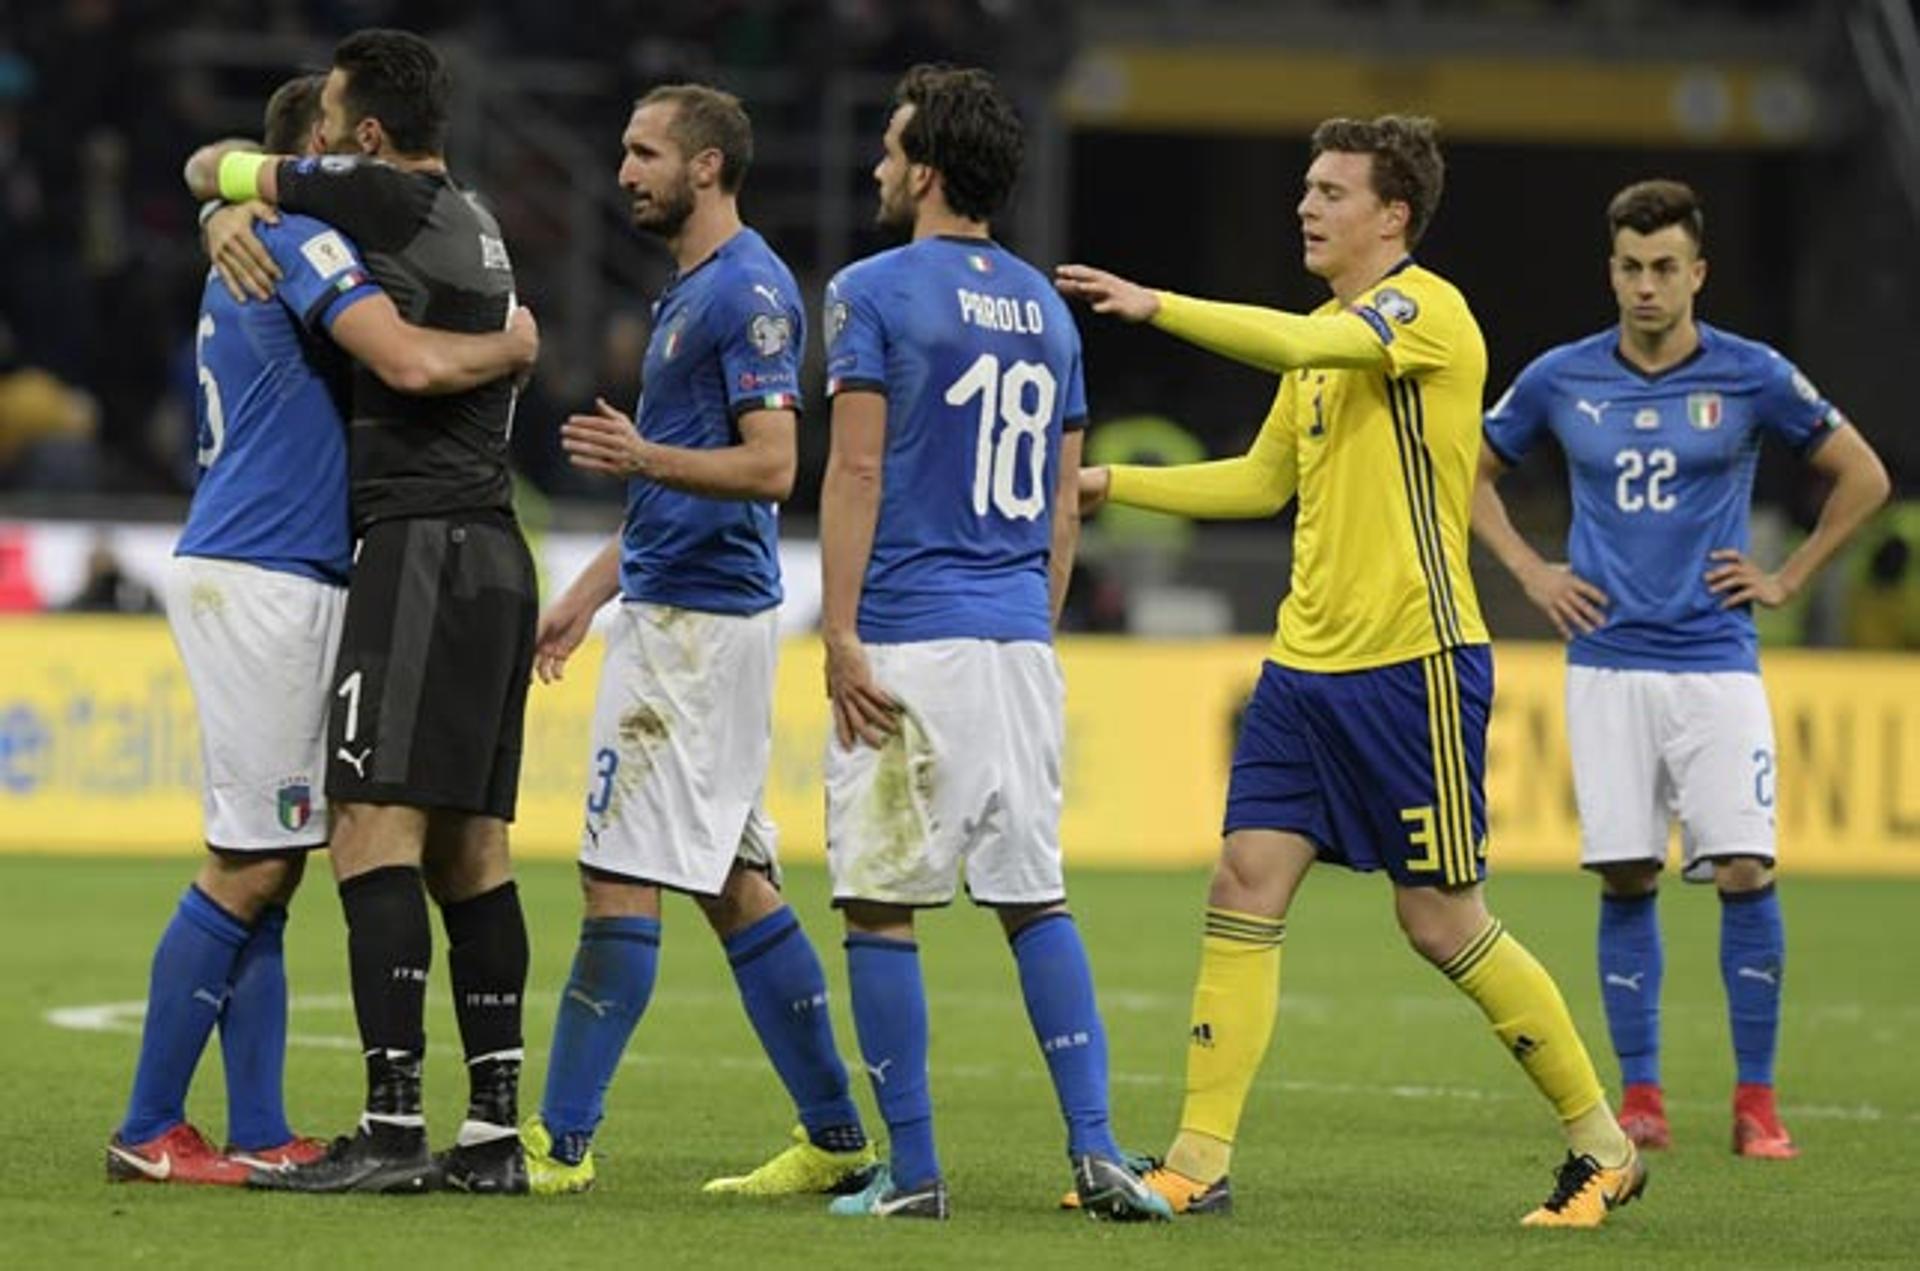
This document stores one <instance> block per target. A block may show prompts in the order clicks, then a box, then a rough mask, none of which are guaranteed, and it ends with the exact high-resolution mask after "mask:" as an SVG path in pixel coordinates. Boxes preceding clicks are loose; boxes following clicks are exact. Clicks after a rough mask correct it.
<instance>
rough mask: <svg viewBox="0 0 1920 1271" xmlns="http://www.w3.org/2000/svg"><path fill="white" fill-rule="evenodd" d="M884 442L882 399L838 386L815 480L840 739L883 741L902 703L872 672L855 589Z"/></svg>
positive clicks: (823, 622) (825, 629)
mask: <svg viewBox="0 0 1920 1271" xmlns="http://www.w3.org/2000/svg"><path fill="white" fill-rule="evenodd" d="M886 447H887V399H886V398H885V397H884V396H882V395H881V394H879V393H874V392H851V391H850V392H841V393H838V394H836V395H835V396H834V399H833V442H832V446H831V449H829V450H828V452H827V474H826V479H825V480H824V481H823V482H822V483H821V486H820V581H821V611H820V635H821V639H822V640H823V641H824V643H825V644H826V652H827V698H828V701H829V702H830V703H831V704H832V707H833V732H834V736H835V737H837V738H838V739H839V742H840V744H841V745H842V746H852V745H853V744H854V743H855V742H856V741H862V742H865V743H866V744H867V745H869V746H874V747H880V746H884V745H885V744H886V742H887V738H888V737H890V736H892V735H893V734H894V733H896V732H898V731H899V728H900V723H899V716H900V703H899V701H898V700H896V699H895V698H894V696H893V695H892V694H891V693H888V692H887V691H886V690H885V689H883V688H881V687H880V685H879V684H878V683H877V682H876V681H875V680H874V678H873V668H872V667H871V666H870V665H869V664H868V662H867V650H866V646H865V645H863V644H862V643H861V642H860V593H861V590H862V588H863V587H864V586H865V584H866V578H867V562H868V560H869V559H870V558H871V557H872V555H873V533H874V527H875V526H876V525H878V524H879V521H880V493H881V482H882V472H883V468H884V465H885V460H886Z"/></svg>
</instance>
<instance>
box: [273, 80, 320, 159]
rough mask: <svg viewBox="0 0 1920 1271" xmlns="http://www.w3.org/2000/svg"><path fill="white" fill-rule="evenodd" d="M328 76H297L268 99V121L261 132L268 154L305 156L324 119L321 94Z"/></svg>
mask: <svg viewBox="0 0 1920 1271" xmlns="http://www.w3.org/2000/svg"><path fill="white" fill-rule="evenodd" d="M326 82H327V77H326V76H325V75H296V76H295V77H294V78H292V79H290V80H288V81H287V82H286V83H284V84H282V85H280V87H278V88H276V89H274V90H273V96H271V97H269V98H267V118H266V123H265V125H264V126H263V127H262V128H261V130H260V144H261V147H262V148H263V149H264V150H265V151H266V152H267V153H268V154H303V153H305V152H306V149H307V139H308V138H309V137H311V136H312V135H313V124H314V121H315V120H317V119H319V118H320V90H321V88H322V87H324V86H325V84H326Z"/></svg>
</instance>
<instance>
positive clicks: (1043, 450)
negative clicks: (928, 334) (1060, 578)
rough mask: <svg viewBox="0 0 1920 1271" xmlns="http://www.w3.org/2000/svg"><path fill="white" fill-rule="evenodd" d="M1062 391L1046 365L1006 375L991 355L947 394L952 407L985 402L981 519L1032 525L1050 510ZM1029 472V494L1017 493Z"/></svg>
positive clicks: (979, 466)
mask: <svg viewBox="0 0 1920 1271" xmlns="http://www.w3.org/2000/svg"><path fill="white" fill-rule="evenodd" d="M1029 389H1031V390H1032V392H1031V394H1029V391H1028V390H1029ZM1057 391H1058V386H1057V385H1056V383H1055V381H1054V378H1053V372H1052V371H1051V370H1048V369H1047V367H1046V365H1045V364H1044V363H1040V362H1011V363H1008V365H1007V366H1006V368H1005V370H1004V371H1003V370H1002V368H1001V365H1000V359H999V358H998V357H995V356H994V355H993V354H991V353H982V354H981V355H980V356H979V357H977V358H975V359H974V360H973V365H971V366H969V367H968V368H967V369H966V371H965V372H964V373H963V374H962V375H961V376H960V378H959V379H957V380H955V381H954V382H953V384H952V385H951V386H950V387H949V388H948V389H947V405H949V406H965V405H966V404H967V403H968V402H970V401H972V400H973V399H974V398H976V397H977V398H979V399H980V428H979V434H978V436H977V438H976V440H975V443H974V448H973V511H974V515H975V516H985V515H987V513H988V511H989V510H991V511H995V512H998V513H999V514H1000V515H1001V516H1004V517H1006V518H1007V519H1008V520H1010V521H1032V520H1036V519H1038V518H1039V516H1040V513H1042V512H1043V511H1045V510H1046V507H1047V481H1046V476H1047V473H1046V469H1047V426H1048V425H1049V424H1051V423H1052V422H1053V402H1054V397H1055V396H1056V394H1057ZM996 434H997V435H996ZM1022 443H1025V444H1024V445H1023V444H1022ZM1023 469H1024V470H1025V473H1026V482H1025V486H1026V488H1025V489H1024V491H1023V490H1020V489H1018V488H1017V487H1018V486H1019V485H1020V484H1021V483H1020V475H1021V472H1022V470H1023Z"/></svg>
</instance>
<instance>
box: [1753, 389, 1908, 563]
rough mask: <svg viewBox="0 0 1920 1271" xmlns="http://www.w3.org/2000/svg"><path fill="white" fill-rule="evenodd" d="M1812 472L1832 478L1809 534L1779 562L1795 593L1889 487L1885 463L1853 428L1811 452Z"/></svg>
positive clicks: (1862, 521) (1868, 514) (1875, 506)
mask: <svg viewBox="0 0 1920 1271" xmlns="http://www.w3.org/2000/svg"><path fill="white" fill-rule="evenodd" d="M1813 467H1814V469H1815V471H1818V472H1820V473H1822V474H1823V475H1825V476H1829V477H1831V478H1833V489H1831V490H1829V491H1828V492H1827V497H1826V500H1825V501H1824V502H1823V503H1821V505H1820V518H1819V520H1818V521H1816V522H1815V524H1814V527H1813V533H1811V534H1809V535H1807V540H1806V542H1804V543H1802V544H1800V546H1799V547H1798V548H1796V549H1795V550H1794V552H1793V554H1792V555H1791V556H1789V557H1787V560H1786V563H1785V564H1783V565H1782V566H1781V567H1780V581H1781V583H1782V584H1784V585H1785V587H1786V588H1787V591H1788V593H1789V594H1793V593H1796V592H1798V591H1799V590H1800V589H1801V588H1803V587H1805V586H1806V585H1807V583H1808V582H1810V581H1811V580H1812V578H1813V576H1814V575H1815V574H1817V573H1819V572H1820V570H1821V568H1822V567H1824V566H1825V565H1826V563H1827V562H1828V561H1830V560H1832V559H1833V557H1834V555H1835V553H1837V552H1838V551H1839V550H1840V549H1841V548H1842V547H1844V546H1845V545H1846V543H1847V540H1848V539H1850V538H1852V537H1853V536H1854V534H1855V533H1857V532H1858V531H1859V529H1860V527H1861V526H1862V525H1864V524H1866V522H1867V518H1869V517H1871V516H1872V515H1873V514H1874V513H1875V512H1877V511H1879V510H1880V507H1881V506H1882V505H1883V504H1884V503H1886V501H1887V496H1888V495H1889V494H1891V493H1892V491H1893V483H1892V481H1891V480H1890V479H1889V478H1888V477H1887V469H1886V465H1884V464H1883V463H1881V462H1880V456H1879V455H1878V454H1876V453H1875V452H1874V449H1873V447H1872V446H1870V445H1868V444H1867V440H1866V438H1864V437H1862V436H1861V435H1860V432H1859V430H1858V429H1855V428H1851V427H1848V428H1843V429H1842V430H1841V431H1840V432H1838V433H1836V434H1835V435H1834V436H1833V437H1832V438H1830V439H1829V440H1828V441H1827V444H1826V445H1824V446H1822V447H1820V449H1819V450H1817V451H1815V452H1814V457H1813Z"/></svg>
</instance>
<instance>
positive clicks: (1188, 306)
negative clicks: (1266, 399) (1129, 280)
mask: <svg viewBox="0 0 1920 1271" xmlns="http://www.w3.org/2000/svg"><path fill="white" fill-rule="evenodd" d="M1153 325H1154V326H1156V327H1158V328H1159V329H1160V330H1162V331H1165V332H1166V333H1167V334H1168V335H1171V336H1174V337H1176V338H1178V339H1182V340H1185V341H1186V342H1187V343H1188V344H1192V345H1197V346H1198V347H1200V348H1203V349H1205V350H1207V352H1209V353H1218V354H1219V355H1220V356H1222V357H1227V358H1232V359H1233V360H1234V361H1236V362H1245V363H1246V364H1247V365H1248V366H1257V367H1259V368H1260V369H1261V370H1263V371H1271V372H1273V373H1274V374H1276V375H1284V374H1286V373H1287V372H1288V371H1294V370H1299V369H1300V368H1301V367H1306V366H1324V367H1357V368H1370V367H1377V366H1381V365H1383V364H1384V363H1385V361H1386V358H1385V356H1384V355H1383V354H1382V352H1381V342H1380V341H1379V340H1377V339H1375V338H1374V336H1373V335H1372V334H1371V333H1370V330H1369V327H1370V325H1371V324H1369V323H1367V322H1365V321H1364V320H1362V319H1361V318H1360V316H1359V315H1356V314H1353V313H1349V312H1345V311H1342V310H1339V309H1332V310H1328V311H1324V312H1316V313H1312V314H1298V313H1286V312H1283V311H1282V310H1279V309H1264V308H1261V307H1260V306H1258V305H1236V304H1226V303H1223V302H1221V301H1218V300H1196V299H1194V298H1193V297H1192V296H1183V295H1181V294H1179V293H1178V292H1174V291H1163V292H1161V293H1160V308H1159V309H1158V310H1157V311H1156V312H1155V313H1154V315H1153Z"/></svg>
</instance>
